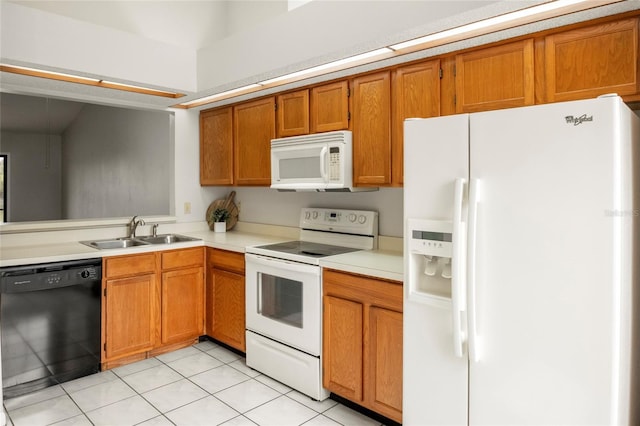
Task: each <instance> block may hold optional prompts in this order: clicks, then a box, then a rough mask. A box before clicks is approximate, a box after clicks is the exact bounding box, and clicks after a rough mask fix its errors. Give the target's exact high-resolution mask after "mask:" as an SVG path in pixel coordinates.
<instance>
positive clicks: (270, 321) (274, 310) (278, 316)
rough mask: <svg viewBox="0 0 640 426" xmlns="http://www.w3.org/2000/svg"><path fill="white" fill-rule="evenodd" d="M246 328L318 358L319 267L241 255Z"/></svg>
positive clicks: (319, 319) (320, 313)
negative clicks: (243, 263) (244, 281)
mask: <svg viewBox="0 0 640 426" xmlns="http://www.w3.org/2000/svg"><path fill="white" fill-rule="evenodd" d="M245 260H246V265H245V268H246V269H245V273H246V314H247V317H246V324H247V329H248V330H251V331H254V332H256V333H258V334H261V335H263V336H265V337H268V338H271V339H273V340H276V341H278V342H281V343H284V344H286V345H289V346H292V347H294V348H297V349H300V350H302V351H304V352H307V353H309V354H311V355H314V356H320V348H321V319H322V318H321V316H322V310H321V303H322V288H321V285H320V267H319V266H316V265H306V264H302V263H297V262H289V261H286V260H281V259H274V258H271V257H265V256H259V255H255V254H246V255H245Z"/></svg>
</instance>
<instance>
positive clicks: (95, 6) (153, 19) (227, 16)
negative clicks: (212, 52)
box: [3, 0, 287, 50]
mask: <svg viewBox="0 0 640 426" xmlns="http://www.w3.org/2000/svg"><path fill="white" fill-rule="evenodd" d="M3 1H9V2H11V3H16V4H19V5H21V6H27V7H32V8H35V9H40V10H42V11H45V12H49V13H54V14H58V15H62V16H66V17H68V18H72V19H76V20H79V21H85V22H89V23H92V24H96V25H101V26H105V27H110V28H114V29H117V30H121V31H126V32H129V33H133V34H136V35H138V36H141V37H145V38H148V39H151V40H156V41H160V42H163V43H166V44H170V45H175V46H179V47H183V48H188V49H193V50H198V49H200V48H202V47H205V46H208V45H210V44H212V43H213V42H215V41H216V40H220V39H222V38H224V37H227V36H229V35H230V34H233V33H236V32H239V31H242V30H243V29H245V28H249V27H251V26H252V25H256V24H258V23H259V22H261V21H262V22H263V21H266V20H269V19H271V18H273V17H274V16H277V15H279V14H281V13H285V12H287V1H286V0H195V1H194V0H109V1H95V0H72V1H69V0H55V1H52V0H48V1H41V0H28V1H24V0H3Z"/></svg>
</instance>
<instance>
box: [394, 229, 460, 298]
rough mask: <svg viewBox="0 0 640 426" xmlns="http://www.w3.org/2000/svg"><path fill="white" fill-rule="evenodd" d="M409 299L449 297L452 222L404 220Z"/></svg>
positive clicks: (452, 246) (452, 249) (452, 259)
mask: <svg viewBox="0 0 640 426" xmlns="http://www.w3.org/2000/svg"><path fill="white" fill-rule="evenodd" d="M407 227H408V229H407V234H406V235H407V236H408V237H409V239H410V240H409V241H408V247H407V248H408V250H409V253H410V254H409V265H408V269H409V280H408V284H409V289H408V290H409V294H408V297H409V300H415V301H426V300H424V299H434V298H445V299H451V274H452V272H451V271H452V261H458V260H459V259H455V260H454V244H453V223H452V222H451V221H445V220H428V219H416V218H414V219H412V218H409V219H407Z"/></svg>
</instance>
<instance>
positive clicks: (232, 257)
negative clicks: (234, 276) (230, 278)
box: [207, 249, 244, 275]
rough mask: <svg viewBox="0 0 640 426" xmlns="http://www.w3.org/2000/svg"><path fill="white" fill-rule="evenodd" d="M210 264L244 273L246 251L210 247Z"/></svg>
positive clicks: (208, 261) (208, 259)
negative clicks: (237, 251) (239, 251)
mask: <svg viewBox="0 0 640 426" xmlns="http://www.w3.org/2000/svg"><path fill="white" fill-rule="evenodd" d="M207 263H208V266H213V267H214V268H217V269H222V270H224V271H230V272H235V273H238V274H241V275H244V253H236V252H232V251H227V250H218V249H209V251H208V256H207Z"/></svg>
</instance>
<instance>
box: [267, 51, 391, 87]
mask: <svg viewBox="0 0 640 426" xmlns="http://www.w3.org/2000/svg"><path fill="white" fill-rule="evenodd" d="M392 53H393V50H391V49H389V48H388V47H382V48H380V49H376V50H372V51H370V52H365V53H361V54H359V55H355V56H349V57H348V58H344V59H339V60H337V61H333V62H328V63H326V64H322V65H318V66H315V67H311V68H306V69H303V70H300V71H296V72H292V73H290V74H286V75H282V76H280V77H276V78H272V79H269V80H264V81H261V82H259V83H258V84H261V85H263V86H268V85H271V84H273V83H278V82H282V81H284V80H290V79H298V78H299V77H303V76H307V77H308V76H310V75H311V74H316V73H319V72H320V71H327V70H329V69H331V68H339V69H343V67H344V65H348V64H351V65H355V64H356V63H358V62H363V61H366V60H367V59H372V58H376V57H378V56H382V55H388V54H392ZM367 62H368V61H367Z"/></svg>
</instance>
